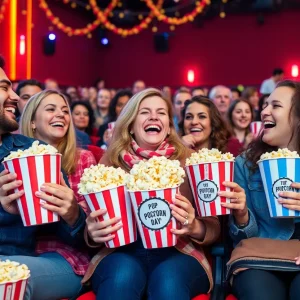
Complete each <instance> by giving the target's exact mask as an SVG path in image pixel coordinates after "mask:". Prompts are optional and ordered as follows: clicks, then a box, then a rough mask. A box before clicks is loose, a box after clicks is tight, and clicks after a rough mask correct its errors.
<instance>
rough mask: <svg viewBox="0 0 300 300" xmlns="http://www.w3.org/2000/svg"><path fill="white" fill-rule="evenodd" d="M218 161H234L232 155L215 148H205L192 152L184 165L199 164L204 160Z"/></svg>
mask: <svg viewBox="0 0 300 300" xmlns="http://www.w3.org/2000/svg"><path fill="white" fill-rule="evenodd" d="M218 161H234V156H233V155H232V154H231V153H229V152H227V153H222V152H220V151H219V150H218V149H216V148H212V149H211V150H209V149H207V148H203V149H200V150H199V151H198V152H194V153H192V155H191V157H190V158H187V159H186V162H185V164H186V166H190V165H196V164H201V163H205V162H218Z"/></svg>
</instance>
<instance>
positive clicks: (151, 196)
mask: <svg viewBox="0 0 300 300" xmlns="http://www.w3.org/2000/svg"><path fill="white" fill-rule="evenodd" d="M178 192H179V188H178V187H174V188H168V189H157V190H151V191H129V195H130V199H131V203H132V206H133V210H134V213H135V217H136V220H137V224H138V229H139V232H140V236H141V238H142V242H143V245H144V248H146V249H153V248H164V247H172V246H175V245H176V244H177V236H176V235H175V234H173V233H172V232H171V229H179V222H177V221H176V219H175V218H174V217H173V216H172V214H171V208H170V204H171V203H172V202H173V199H175V195H176V193H178Z"/></svg>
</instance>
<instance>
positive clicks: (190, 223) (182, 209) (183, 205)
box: [170, 194, 199, 236]
mask: <svg viewBox="0 0 300 300" xmlns="http://www.w3.org/2000/svg"><path fill="white" fill-rule="evenodd" d="M173 203H174V204H170V208H171V209H172V215H173V217H174V218H175V219H176V220H177V221H179V222H180V223H181V225H182V227H181V229H171V232H172V233H174V234H177V235H191V236H192V235H194V234H197V232H196V231H197V229H198V228H197V227H198V222H197V221H199V220H197V219H195V209H194V207H193V205H192V203H191V202H190V201H189V200H188V199H187V198H185V197H184V196H182V195H180V194H176V196H175V199H174V200H173Z"/></svg>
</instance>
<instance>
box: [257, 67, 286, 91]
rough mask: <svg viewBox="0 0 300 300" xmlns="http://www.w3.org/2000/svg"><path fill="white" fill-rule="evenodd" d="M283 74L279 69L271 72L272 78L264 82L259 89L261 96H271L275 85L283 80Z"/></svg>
mask: <svg viewBox="0 0 300 300" xmlns="http://www.w3.org/2000/svg"><path fill="white" fill-rule="evenodd" d="M283 76H284V72H283V70H282V69H280V68H276V69H274V70H273V73H272V76H271V77H270V78H268V79H266V80H264V81H263V82H262V84H261V87H260V93H261V94H271V93H272V92H273V91H274V90H275V87H276V84H277V83H278V82H279V81H281V80H282V79H283Z"/></svg>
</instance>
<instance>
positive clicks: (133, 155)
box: [121, 139, 175, 168]
mask: <svg viewBox="0 0 300 300" xmlns="http://www.w3.org/2000/svg"><path fill="white" fill-rule="evenodd" d="M130 150H131V151H127V150H123V151H122V152H121V156H122V159H123V161H124V162H125V163H126V165H127V166H129V167H130V168H132V167H133V165H134V164H137V163H139V162H140V161H141V160H145V159H149V158H151V157H154V156H165V157H166V158H169V157H171V156H172V154H173V153H174V152H175V148H174V146H172V145H170V144H169V143H168V142H166V141H164V142H162V144H161V145H160V146H159V147H158V148H157V149H156V150H155V151H151V150H146V149H143V148H141V147H140V146H139V145H138V144H137V143H136V141H135V140H134V139H132V141H131V149H130Z"/></svg>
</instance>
